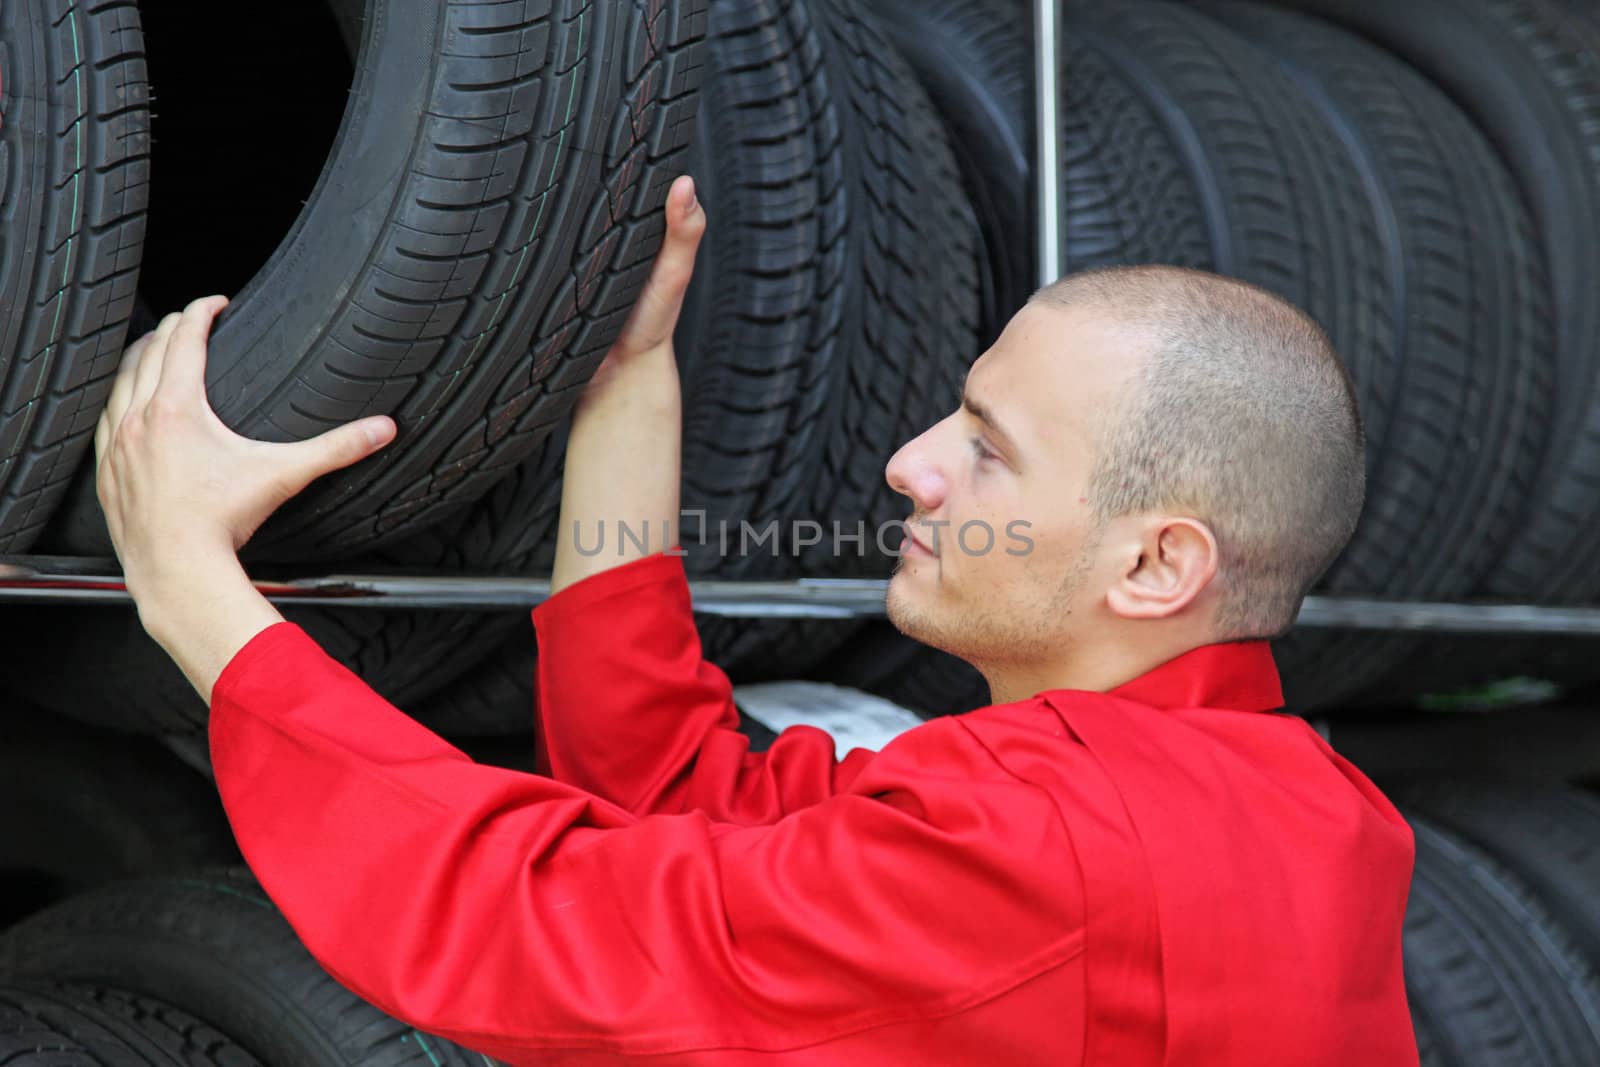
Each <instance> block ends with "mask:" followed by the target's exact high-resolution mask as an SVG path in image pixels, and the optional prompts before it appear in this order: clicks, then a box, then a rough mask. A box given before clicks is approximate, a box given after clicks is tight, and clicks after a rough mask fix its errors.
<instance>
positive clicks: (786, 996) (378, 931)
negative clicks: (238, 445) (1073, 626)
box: [211, 623, 1083, 1063]
mask: <svg viewBox="0 0 1600 1067" xmlns="http://www.w3.org/2000/svg"><path fill="white" fill-rule="evenodd" d="M690 710H691V711H692V712H695V713H698V712H699V710H700V709H699V708H698V707H691V709H690ZM211 751H212V760H213V764H214V768H215V772H216V779H217V785H218V788H219V790H220V791H221V794H222V799H223V802H224V804H225V806H226V808H227V813H228V817H229V819H230V820H231V822H232V824H233V827H234V831H235V834H236V836H237V838H238V841H239V845H240V848H241V850H242V851H243V853H244V856H245V858H246V860H247V861H248V862H249V864H250V866H251V868H252V869H253V870H254V871H255V872H256V875H257V876H258V877H259V878H260V880H261V883H262V885H263V887H264V888H265V889H266V891H267V893H268V894H269V895H270V896H271V897H272V899H273V900H274V901H275V902H276V903H277V904H278V905H279V907H280V908H282V910H283V912H284V914H285V915H286V916H287V918H288V920H289V922H290V923H291V924H292V925H293V926H294V928H295V930H296V932H297V933H298V934H299V936H300V937H301V939H302V940H303V941H304V942H305V944H306V946H307V947H308V948H309V949H310V951H311V953H312V954H313V955H314V956H315V957H316V958H317V959H318V960H319V961H321V963H322V964H323V965H324V966H325V967H327V969H328V970H329V971H330V972H331V973H332V974H333V975H334V976H335V977H336V978H338V979H339V981H341V982H342V983H344V984H345V985H347V986H348V987H349V988H351V989H352V990H354V991H355V992H356V993H358V994H359V995H361V996H363V997H365V998H366V999H368V1000H370V1001H371V1002H373V1003H374V1004H376V1005H377V1006H378V1007H380V1008H381V1009H383V1010H385V1011H387V1012H389V1013H391V1014H393V1015H395V1016H396V1017H398V1018H400V1019H402V1020H405V1021H406V1022H408V1023H410V1024H411V1025H413V1026H416V1027H417V1028H419V1029H421V1030H424V1031H429V1032H433V1033H437V1034H439V1035H441V1036H443V1037H446V1038H449V1039H451V1040H455V1041H458V1042H460V1043H462V1044H464V1045H466V1046H468V1047H471V1048H477V1049H481V1050H482V1051H484V1052H486V1053H488V1054H490V1055H495V1056H499V1057H501V1058H503V1059H508V1060H511V1061H513V1062H521V1063H534V1062H544V1060H543V1059H541V1058H539V1056H538V1054H537V1053H538V1050H549V1049H554V1048H565V1049H579V1048H583V1049H595V1050H600V1049H604V1050H610V1051H614V1052H622V1053H630V1054H638V1055H648V1054H655V1053H664V1052H693V1051H697V1050H702V1049H704V1050H711V1049H717V1048H744V1049H756V1050H774V1051H776V1050H784V1049H793V1048H799V1047H802V1046H805V1045H807V1044H810V1043H814V1042H819V1041H824V1040H827V1039H829V1038H831V1037H835V1036H839V1035H843V1034H848V1033H854V1032H856V1031H858V1030H862V1029H866V1028H869V1027H874V1026H878V1025H884V1024H888V1023H892V1022H896V1021H901V1020H906V1019H919V1018H927V1017H933V1016H947V1015H951V1014H954V1013H956V1012H959V1011H962V1010H965V1009H966V1008H968V1007H972V1006H975V1005H977V1004H980V1003H982V1002H984V1001H985V1000H988V999H992V998H994V997H997V996H999V995H1001V994H1002V993H1003V992H1005V991H1007V990H1009V989H1012V988H1015V987H1016V986H1018V985H1019V984H1020V983H1022V982H1024V981H1026V980H1028V979H1029V978H1031V977H1033V976H1036V975H1040V974H1043V973H1044V972H1045V971H1046V970H1048V969H1050V968H1053V967H1056V966H1059V965H1060V964H1061V963H1062V961H1063V960H1066V959H1070V958H1072V957H1073V956H1075V955H1076V954H1077V953H1079V952H1081V950H1082V937H1083V933H1082V920H1083V912H1082V896H1081V891H1080V890H1079V889H1078V887H1077V886H1076V884H1075V883H1074V882H1072V881H1071V880H1070V879H1069V878H1067V877H1065V876H1064V875H1063V874H1062V872H1063V871H1064V870H1069V869H1075V867H1074V866H1073V865H1074V864H1075V862H1076V861H1075V860H1074V858H1073V855H1072V851H1071V845H1070V839H1069V838H1068V837H1067V835H1066V832H1065V830H1064V827H1063V825H1062V822H1061V819H1060V815H1059V812H1058V811H1057V810H1056V809H1055V807H1054V805H1053V803H1052V801H1051V800H1050V798H1049V796H1048V794H1046V793H1045V791H1043V790H1040V789H1038V788H1037V787H1036V786H1033V785H1030V784H1026V783H1023V782H1020V781H1018V780H1017V779H1015V778H1014V777H1012V776H1010V775H1009V774H1008V773H1007V772H1006V771H1005V770H1004V769H1003V768H1001V767H1000V766H999V764H998V763H996V762H995V760H994V759H993V757H992V756H990V754H989V753H988V751H987V749H985V748H984V747H983V746H982V745H981V744H979V743H978V741H977V739H976V738H975V737H974V736H973V735H972V734H971V732H970V731H969V730H968V729H967V728H966V727H965V725H963V724H961V723H959V722H957V721H955V720H946V721H940V722H934V723H930V724H928V725H927V726H924V727H922V728H920V729H918V730H914V731H911V732H909V733H907V734H906V735H904V736H903V737H901V738H898V739H896V741H895V742H893V743H892V744H891V745H889V746H888V747H887V748H885V750H884V751H883V753H881V754H880V755H879V757H878V758H877V759H876V760H874V761H873V763H872V765H871V766H870V767H868V768H867V769H866V770H865V771H864V772H863V773H862V774H861V775H860V776H859V780H858V781H857V782H856V783H855V784H854V786H853V787H852V789H851V790H850V791H847V792H841V793H838V794H836V795H834V796H833V797H831V798H829V799H828V800H826V801H824V802H822V803H818V804H815V805H812V806H810V807H807V808H805V809H804V810H802V811H799V812H796V813H795V814H794V815H792V816H790V817H788V818H785V819H783V820H781V821H780V822H778V823H776V824H774V825H771V826H735V825H731V824H727V823H721V822H718V821H717V820H715V819H714V818H712V817H711V816H710V815H708V814H707V813H706V812H704V811H693V812H687V813H684V814H674V815H650V816H644V817H639V816H636V815H633V814H631V813H630V812H628V811H626V810H624V809H622V808H621V807H618V806H617V805H615V804H612V803H609V802H607V801H605V800H602V799H600V798H597V797H595V796H592V795H590V794H588V793H585V792H583V791H582V790H580V789H578V788H576V787H574V786H572V785H570V784H566V783H563V782H558V781H555V780H553V779H550V778H547V777H544V776H539V775H529V774H521V773H518V772H515V771H509V770H503V769H500V768H494V767H487V766H482V765H479V764H475V763H473V762H471V761H470V760H469V759H468V758H467V757H466V756H465V755H464V754H462V753H461V752H460V751H458V750H457V749H455V748H453V747H452V746H450V745H449V744H447V743H445V742H444V741H443V740H441V739H440V738H438V737H437V736H436V735H434V734H432V733H431V732H429V731H428V730H427V729H425V728H424V727H422V726H421V725H419V724H418V723H416V722H415V721H413V720H412V719H410V718H409V717H407V716H406V715H404V714H403V713H401V712H400V711H398V710H397V709H396V708H394V707H393V706H392V705H391V704H389V703H388V702H387V701H385V700H384V699H383V698H382V697H380V696H379V695H378V694H376V693H375V692H373V691H372V690H371V689H370V688H368V687H367V686H366V685H365V684H363V683H362V682H361V680H360V679H359V678H357V677H356V676H355V675H353V674H351V673H350V672H349V671H348V670H347V669H346V668H344V667H343V666H342V665H341V664H339V663H338V662H337V661H335V660H333V659H332V658H330V657H329V656H327V655H326V654H325V653H324V652H323V651H322V650H321V649H320V648H319V647H318V646H317V645H316V644H315V643H314V642H313V641H312V640H311V639H310V638H309V637H308V636H307V635H306V634H305V632H304V631H303V630H301V629H300V628H299V627H298V626H296V625H294V624H293V623H279V624H277V625H274V626H272V627H269V628H268V629H266V630H264V631H263V632H262V633H261V634H259V635H257V636H256V637H255V638H253V639H252V640H251V641H250V642H249V643H248V644H247V645H246V646H245V647H244V648H243V649H242V650H241V651H240V652H239V653H238V655H237V656H235V657H234V659H233V660H232V661H230V662H229V664H228V665H227V667H226V668H225V669H224V671H223V673H222V676H221V677H220V678H219V679H218V681H217V684H216V687H215V689H214V692H213V699H212V709H211ZM1064 1010H1068V1011H1070V1010H1074V1008H1073V1006H1071V1005H1068V1006H1064Z"/></svg>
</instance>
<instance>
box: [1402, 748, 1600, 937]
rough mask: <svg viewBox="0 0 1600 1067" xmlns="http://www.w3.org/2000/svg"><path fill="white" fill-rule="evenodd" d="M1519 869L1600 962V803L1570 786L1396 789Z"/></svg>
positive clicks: (1442, 783)
mask: <svg viewBox="0 0 1600 1067" xmlns="http://www.w3.org/2000/svg"><path fill="white" fill-rule="evenodd" d="M1393 795H1395V796H1398V797H1399V798H1401V799H1402V800H1403V801H1404V802H1405V803H1406V804H1407V805H1408V806H1410V807H1411V808H1414V809H1415V810H1418V811H1421V812H1424V813H1426V814H1427V815H1428V817H1429V818H1431V819H1434V820H1436V821H1437V822H1439V823H1440V824H1442V825H1444V826H1446V827H1448V828H1449V829H1451V830H1452V831H1454V832H1455V833H1457V834H1460V835H1461V836H1462V837H1465V838H1466V839H1467V840H1469V841H1471V842H1472V843H1473V844H1474V845H1477V846H1478V847H1479V848H1482V849H1483V850H1485V851H1486V852H1488V853H1490V854H1491V855H1493V856H1494V857H1495V858H1496V859H1497V860H1499V861H1500V862H1501V863H1504V864H1505V865H1506V866H1507V867H1510V868H1511V869H1512V870H1514V871H1515V872H1516V873H1517V874H1518V875H1519V876H1520V877H1521V878H1522V880H1523V881H1525V882H1526V883H1527V884H1528V885H1529V887H1530V888H1532V889H1533V891H1534V892H1535V893H1536V894H1538V896H1539V899H1540V902H1541V903H1543V904H1544V906H1545V907H1546V908H1548V909H1549V910H1550V912H1551V913H1552V914H1553V915H1554V916H1555V917H1556V919H1557V920H1558V921H1559V922H1560V923H1561V925H1562V926H1563V927H1564V928H1565V929H1566V930H1567V932H1568V933H1569V934H1570V935H1571V936H1572V938H1573V940H1574V941H1575V942H1577V945H1578V947H1579V948H1580V949H1581V950H1582V951H1583V952H1584V954H1585V955H1586V956H1587V957H1588V958H1589V959H1591V960H1600V899H1596V896H1595V893H1594V889H1595V886H1597V885H1600V797H1596V796H1595V795H1594V794H1593V793H1589V792H1586V791H1584V790H1581V789H1573V788H1571V787H1569V786H1560V785H1557V786H1548V785H1541V784H1537V783H1532V782H1505V781H1492V780H1471V779H1440V780H1424V781H1416V782H1408V783H1406V784H1404V785H1402V786H1400V787H1399V788H1397V789H1395V790H1393Z"/></svg>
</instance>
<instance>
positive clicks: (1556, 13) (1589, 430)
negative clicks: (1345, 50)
mask: <svg viewBox="0 0 1600 1067" xmlns="http://www.w3.org/2000/svg"><path fill="white" fill-rule="evenodd" d="M1288 6H1294V7H1298V8H1302V9H1304V10H1308V11H1313V12H1316V13H1318V14H1321V15H1324V16H1326V17H1328V18H1329V19H1332V20H1335V21H1338V22H1340V23H1342V24H1344V25H1347V26H1349V27H1351V28H1353V29H1356V30H1358V31H1359V32H1361V33H1362V34H1363V35H1365V36H1366V37H1368V38H1369V39H1371V40H1373V41H1375V42H1377V43H1379V44H1381V45H1383V46H1384V47H1386V48H1388V49H1389V50H1390V51H1392V52H1394V53H1396V54H1397V55H1399V56H1401V57H1402V58H1404V59H1405V60H1406V61H1407V62H1409V63H1411V64H1412V65H1413V66H1415V67H1416V68H1417V69H1419V70H1420V71H1422V72H1423V73H1424V74H1426V75H1428V76H1429V77H1430V78H1431V79H1432V80H1433V81H1434V82H1436V83H1437V84H1438V85H1439V86H1440V87H1442V88H1443V89H1444V90H1445V91H1446V92H1448V93H1449V94H1450V95H1451V96H1452V97H1453V98H1454V99H1455V100H1456V102H1457V103H1459V104H1460V105H1461V106H1462V108H1463V109H1464V110H1465V111H1466V112H1467V113H1468V114H1469V115H1470V116H1471V117H1472V119H1473V120H1474V121H1475V122H1476V123H1477V125H1478V126H1479V127H1480V128H1481V129H1482V130H1483V131H1484V132H1485V134H1486V135H1487V136H1488V138H1489V139H1490V141H1491V142H1493V144H1494V145H1495V148H1496V149H1497V151H1498V153H1499V155H1500V157H1501V159H1502V160H1504V161H1505V162H1506V164H1507V165H1508V166H1509V167H1510V168H1511V171H1512V173H1513V174H1514V175H1515V176H1516V179H1517V181H1518V183H1519V185H1520V187H1521V190H1522V192H1523V194H1524V195H1525V196H1526V197H1527V200H1528V203H1529V205H1530V207H1531V209H1532V213H1533V218H1534V220H1535V223H1536V226H1537V233H1538V236H1539V239H1540V241H1541V244H1542V248H1543V251H1544V254H1545V257H1546V261H1547V264H1548V270H1549V283H1550V288H1551V294H1552V299H1553V304H1554V316H1555V318H1554V321H1555V330H1556V344H1557V351H1558V353H1559V362H1558V366H1557V377H1556V404H1555V409H1554V412H1553V418H1552V426H1551V428H1550V433H1551V436H1550V439H1549V441H1550V443H1549V447H1548V448H1547V450H1546V453H1545V456H1544V462H1543V465H1542V468H1541V472H1540V477H1539V481H1538V482H1537V484H1536V486H1535V488H1534V491H1533V494H1532V497H1531V499H1530V500H1529V501H1528V504H1527V506H1526V509H1525V511H1524V513H1523V516H1522V520H1521V522H1520V524H1519V529H1518V530H1517V532H1516V535H1515V537H1514V539H1513V541H1512V543H1511V544H1510V545H1509V546H1508V548H1507V550H1506V552H1505V554H1504V556H1503V557H1502V558H1501V560H1500V561H1499V563H1498V564H1497V566H1496V568H1495V570H1494V573H1493V574H1492V575H1491V576H1490V577H1489V578H1488V580H1487V581H1486V583H1485V585H1484V587H1483V592H1484V593H1487V594H1492V595H1496V596H1504V597H1509V598H1537V599H1542V600H1546V601H1559V602H1567V603H1576V602H1581V601H1583V600H1585V599H1587V598H1590V597H1593V596H1595V595H1596V594H1600V541H1597V540H1596V539H1595V538H1594V537H1593V529H1594V527H1595V525H1596V522H1597V521H1600V403H1597V399H1600V302H1597V301H1595V300H1594V298H1593V293H1592V283H1591V279H1593V278H1594V277H1595V276H1596V273H1597V271H1600V247H1597V246H1596V244H1595V242H1594V241H1593V239H1592V236H1593V234H1595V233H1596V232H1600V47H1597V44H1596V38H1595V36H1594V35H1593V33H1592V32H1590V31H1589V29H1588V28H1587V27H1585V26H1584V25H1583V23H1582V22H1581V20H1578V19H1575V18H1571V17H1570V16H1568V15H1564V14H1563V13H1562V12H1561V11H1560V10H1559V9H1558V8H1556V7H1553V6H1552V5H1551V4H1549V3H1547V2H1545V0H1418V2H1416V3H1411V4H1406V5H1404V6H1403V7H1400V6H1396V5H1393V4H1388V3H1384V2H1382V0H1290V4H1289V5H1288Z"/></svg>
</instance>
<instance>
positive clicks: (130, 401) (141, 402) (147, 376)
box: [111, 312, 182, 429]
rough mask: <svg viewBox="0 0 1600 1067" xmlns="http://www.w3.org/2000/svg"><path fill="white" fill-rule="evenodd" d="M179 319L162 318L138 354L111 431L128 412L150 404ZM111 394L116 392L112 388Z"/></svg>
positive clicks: (175, 316)
mask: <svg viewBox="0 0 1600 1067" xmlns="http://www.w3.org/2000/svg"><path fill="white" fill-rule="evenodd" d="M181 318H182V316H181V315H179V314H177V313H176V312H174V313H173V314H171V315H168V316H166V317H165V318H163V319H162V320H161V325H159V326H157V327H156V335H155V337H153V338H151V340H150V343H149V345H147V346H146V347H145V348H144V350H143V351H142V352H141V353H140V354H139V361H138V363H137V364H135V365H134V367H133V369H132V371H131V374H132V381H131V382H130V383H129V388H128V396H127V399H126V401H125V402H124V405H123V409H122V411H121V413H120V415H119V417H118V419H117V421H116V422H113V423H112V424H111V425H112V428H113V429H114V428H115V427H117V426H118V425H120V424H121V421H122V418H124V417H126V415H127V413H128V412H129V411H143V410H144V408H145V405H147V404H149V403H150V397H151V396H153V395H154V394H155V391H156V382H158V381H159V380H160V379H161V363H162V359H163V357H164V356H165V355H166V350H167V345H169V344H170V343H171V341H172V334H173V331H175V330H176V329H177V328H178V321H179V319H181ZM118 384H119V385H120V384H121V383H120V382H119V383H118ZM112 392H113V393H114V392H116V390H115V389H114V388H113V389H112Z"/></svg>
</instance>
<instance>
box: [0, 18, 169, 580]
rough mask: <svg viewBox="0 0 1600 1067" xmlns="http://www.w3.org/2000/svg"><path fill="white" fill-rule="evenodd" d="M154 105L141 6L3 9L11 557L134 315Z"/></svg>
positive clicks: (5, 464)
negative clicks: (143, 35)
mask: <svg viewBox="0 0 1600 1067" xmlns="http://www.w3.org/2000/svg"><path fill="white" fill-rule="evenodd" d="M149 103H150V91H149V86H148V85H147V84H146V77H145V63H144V50H143V43H142V39H141V37H140V33H139V13H138V9H137V7H136V6H135V5H134V3H133V2H132V0H123V2H99V3H84V2H80V0H17V2H14V3H8V4H5V5H4V6H0V115H3V116H4V121H3V122H0V309H4V314H3V315H0V552H22V551H24V550H26V549H28V548H30V547H31V546H32V545H33V543H34V541H35V540H36V539H37V538H38V536H39V535H40V533H41V531H42V530H43V528H44V525H45V523H46V522H47V521H48V520H49V518H50V516H51V514H52V513H53V512H54V510H55V508H56V507H57V505H58V503H59V501H60V500H61V498H62V496H63V495H64V493H65V492H66V489H67V483H68V480H69V479H70V478H71V476H72V473H73V470H74V469H75V467H76V465H77V464H78V462H79V461H80V460H81V459H82V458H83V457H84V455H85V454H86V453H91V452H92V450H93V445H94V427H95V422H96V421H97V420H98V419H99V417H100V410H101V408H102V407H103V406H104V404H105V400H106V398H107V397H108V396H109V395H110V393H111V383H112V380H113V376H114V374H115V372H116V369H117V364H118V362H119V361H120V358H121V354H122V345H123V341H124V339H125V335H126V329H127V322H128V317H129V316H130V315H131V314H132V313H133V300H134V289H135V286H136V285H137V281H138V274H139V250H140V246H141V245H142V243H143V241H144V210H145V206H146V204H147V202H148V197H149V193H148V182H149V165H148V156H149V148H150V142H149V138H150V112H149Z"/></svg>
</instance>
